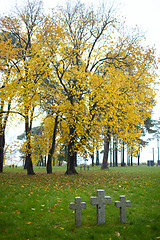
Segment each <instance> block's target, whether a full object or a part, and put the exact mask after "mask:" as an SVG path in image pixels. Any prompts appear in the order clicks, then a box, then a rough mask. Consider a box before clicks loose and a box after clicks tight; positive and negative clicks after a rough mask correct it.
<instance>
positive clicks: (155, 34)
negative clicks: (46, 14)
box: [0, 0, 160, 161]
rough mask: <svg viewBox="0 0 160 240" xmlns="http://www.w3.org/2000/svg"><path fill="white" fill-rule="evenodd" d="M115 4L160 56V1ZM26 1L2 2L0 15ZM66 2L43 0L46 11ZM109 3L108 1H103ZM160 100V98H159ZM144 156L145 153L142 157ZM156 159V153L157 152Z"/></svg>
mask: <svg viewBox="0 0 160 240" xmlns="http://www.w3.org/2000/svg"><path fill="white" fill-rule="evenodd" d="M109 1H110V2H111V3H112V2H113V3H114V6H115V7H118V8H120V13H121V14H122V15H123V16H124V17H126V22H127V24H128V25H131V26H132V27H133V26H135V25H138V26H140V29H142V31H143V32H145V33H146V40H147V43H148V44H149V45H150V46H153V45H155V47H156V49H157V54H158V55H159V56H160V0H113V1H112V0H109ZM22 2H25V0H0V15H3V14H5V13H7V12H9V11H12V10H13V9H14V6H15V5H16V4H18V6H20V4H22ZM64 2H65V0H43V3H44V7H45V9H48V8H53V7H55V6H56V5H57V4H59V5H63V4H64ZM82 2H85V3H86V2H88V3H94V2H95V3H99V1H98V0H86V1H85V0H82ZM103 2H108V0H103ZM158 98H159V99H160V96H159V97H158ZM159 109H160V100H158V104H157V105H156V108H155V112H156V118H157V119H158V118H160V110H159ZM154 146H155V147H156V142H153V143H152V144H150V146H149V147H148V149H146V150H145V153H147V155H145V156H144V158H145V159H143V160H144V161H146V160H149V159H152V147H154ZM155 151H156V150H155ZM143 154H144V151H143V153H142V155H143ZM155 158H157V157H156V152H155Z"/></svg>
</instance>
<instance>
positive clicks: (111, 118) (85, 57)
mask: <svg viewBox="0 0 160 240" xmlns="http://www.w3.org/2000/svg"><path fill="white" fill-rule="evenodd" d="M57 19H58V20H57ZM52 21H53V22H54V26H56V29H58V28H57V25H56V24H55V23H57V22H58V26H59V28H60V30H61V38H59V35H58V34H57V36H58V39H57V42H58V44H57V45H56V48H55V39H53V36H55V31H54V34H53V32H49V31H48V36H49V41H46V50H47V54H48V59H49V60H50V62H51V64H50V67H51V71H52V72H53V73H54V82H55V86H56V87H57V88H58V93H57V94H58V95H59V96H61V98H63V103H61V104H60V105H59V109H60V111H61V112H62V113H63V119H62V121H64V122H65V126H66V130H65V131H63V136H62V138H64V139H65V141H66V142H67V143H68V162H67V171H66V174H74V173H77V172H76V169H75V159H74V156H75V152H76V153H77V152H84V151H85V148H87V149H89V150H90V151H91V152H93V151H92V150H91V147H90V146H89V138H90V137H91V135H92V134H95V142H97V144H98V143H99V142H101V139H102V138H99V136H100V135H99V134H103V135H104V136H105V135H106V134H108V135H110V137H111V135H114V136H116V138H118V137H120V138H121V139H123V140H126V141H127V144H131V143H132V141H134V140H136V139H137V141H138V138H139V136H140V135H141V131H140V130H139V129H138V128H137V126H138V125H139V126H140V125H143V123H144V120H145V119H146V118H147V117H148V116H149V115H150V114H151V110H152V107H153V101H151V100H152V99H154V91H153V88H152V87H151V84H153V86H154V73H153V72H154V63H155V62H154V60H155V56H154V51H153V50H152V49H147V48H146V49H145V48H143V47H142V45H141V42H140V41H141V39H140V37H139V36H137V35H133V34H132V35H131V34H128V35H126V34H123V33H122V32H120V31H118V30H117V29H118V27H119V25H118V22H117V21H116V18H115V16H114V14H113V11H112V8H109V9H108V11H106V10H104V8H103V9H102V8H101V9H100V10H99V11H97V12H96V11H95V10H93V9H87V8H86V7H85V5H84V4H81V3H76V4H75V5H74V6H73V7H72V6H71V5H70V4H67V7H66V8H65V9H61V12H60V13H58V14H57V15H56V21H55V19H52ZM116 27H117V28H116ZM47 28H48V26H47ZM57 32H58V31H57ZM52 34H53V35H52ZM151 72H152V74H151ZM146 107H147V109H146ZM99 119H100V121H99ZM103 126H107V127H106V128H104V127H103ZM106 129H110V130H109V131H110V132H109V133H108V132H107V130H106Z"/></svg>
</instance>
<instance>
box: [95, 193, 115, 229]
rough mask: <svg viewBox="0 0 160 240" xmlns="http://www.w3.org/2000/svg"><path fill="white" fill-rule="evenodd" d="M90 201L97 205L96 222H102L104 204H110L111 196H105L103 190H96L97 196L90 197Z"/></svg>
mask: <svg viewBox="0 0 160 240" xmlns="http://www.w3.org/2000/svg"><path fill="white" fill-rule="evenodd" d="M90 203H91V204H92V205H97V224H104V223H105V204H111V197H109V196H105V191H104V190H97V197H91V198H90Z"/></svg>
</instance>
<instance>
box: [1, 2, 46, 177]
mask: <svg viewBox="0 0 160 240" xmlns="http://www.w3.org/2000/svg"><path fill="white" fill-rule="evenodd" d="M41 22H42V2H41V1H28V2H27V3H26V5H24V6H23V7H22V8H21V9H20V8H19V9H17V14H16V16H9V17H7V16H6V17H3V18H2V19H1V29H2V31H3V32H6V33H9V34H11V35H12V36H14V38H15V39H16V46H17V48H16V50H17V52H16V54H15V55H14V59H13V60H12V65H13V66H14V67H15V69H16V70H15V72H14V78H15V79H16V81H17V84H18V86H17V90H16V96H17V99H16V101H17V103H18V104H17V107H16V108H15V109H14V111H13V112H14V113H18V114H20V115H21V116H22V117H23V119H24V122H25V134H26V161H25V166H26V169H27V173H28V175H32V174H34V171H33V165H32V159H31V155H32V147H31V129H32V124H33V120H34V118H35V117H36V116H35V111H36V109H38V108H39V104H40V95H39V93H40V89H41V82H42V80H43V79H44V78H45V76H46V75H47V68H48V63H47V59H46V58H45V57H44V54H43V39H42V36H41V32H40V31H39V28H40V24H41Z"/></svg>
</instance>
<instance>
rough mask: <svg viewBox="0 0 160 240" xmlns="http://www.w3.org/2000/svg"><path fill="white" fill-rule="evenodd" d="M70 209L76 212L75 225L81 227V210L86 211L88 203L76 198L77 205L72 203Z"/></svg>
mask: <svg viewBox="0 0 160 240" xmlns="http://www.w3.org/2000/svg"><path fill="white" fill-rule="evenodd" d="M69 207H70V209H74V210H75V225H76V226H77V227H79V226H80V225H81V209H86V203H85V202H81V198H80V197H75V203H70V205H69Z"/></svg>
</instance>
